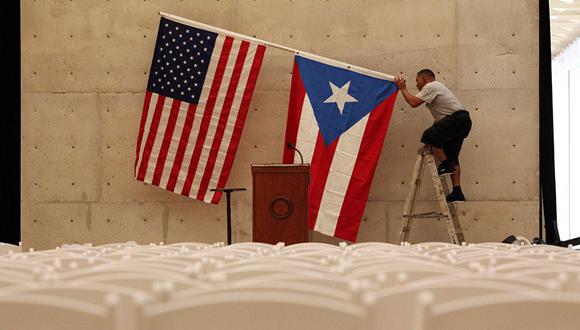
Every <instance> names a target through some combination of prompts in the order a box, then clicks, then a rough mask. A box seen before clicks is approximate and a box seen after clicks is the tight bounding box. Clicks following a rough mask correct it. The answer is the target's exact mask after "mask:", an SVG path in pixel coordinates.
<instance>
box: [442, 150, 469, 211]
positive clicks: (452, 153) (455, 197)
mask: <svg viewBox="0 0 580 330" xmlns="http://www.w3.org/2000/svg"><path fill="white" fill-rule="evenodd" d="M462 143H463V140H458V141H455V142H453V143H450V144H449V145H447V146H446V149H445V152H446V153H447V154H448V155H449V157H450V158H452V159H454V160H455V161H454V164H456V165H455V173H453V174H451V182H452V183H453V190H452V191H451V193H450V194H449V195H447V202H461V201H465V196H464V195H463V191H461V167H460V166H459V152H460V151H461V145H462Z"/></svg>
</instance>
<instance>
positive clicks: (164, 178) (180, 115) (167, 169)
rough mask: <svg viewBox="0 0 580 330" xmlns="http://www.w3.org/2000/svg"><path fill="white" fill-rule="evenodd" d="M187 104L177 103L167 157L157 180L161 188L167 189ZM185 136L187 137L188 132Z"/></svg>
mask: <svg viewBox="0 0 580 330" xmlns="http://www.w3.org/2000/svg"><path fill="white" fill-rule="evenodd" d="M189 106H190V104H189V103H187V102H185V101H182V102H181V104H180V105H179V109H178V110H177V119H176V120H175V128H174V130H173V135H172V137H171V141H170V143H169V148H168V149H167V157H166V159H165V164H164V169H163V172H162V173H161V179H160V181H159V187H161V188H163V189H167V182H169V178H170V176H171V171H172V169H173V163H175V158H176V156H177V149H179V144H180V143H181V140H180V136H181V135H182V133H183V129H184V128H185V121H186V119H187V113H188V109H189ZM187 137H189V133H188V135H187ZM186 142H187V141H186Z"/></svg>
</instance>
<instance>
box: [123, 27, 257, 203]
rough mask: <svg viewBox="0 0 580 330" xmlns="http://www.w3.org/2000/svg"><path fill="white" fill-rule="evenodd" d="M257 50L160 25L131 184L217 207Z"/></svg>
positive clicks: (216, 36)
mask: <svg viewBox="0 0 580 330" xmlns="http://www.w3.org/2000/svg"><path fill="white" fill-rule="evenodd" d="M264 52H265V46H263V45H259V44H257V43H252V42H248V41H243V40H240V39H236V38H232V37H230V36H225V35H222V34H218V33H214V32H210V31H206V30H202V29H199V28H195V27H192V26H189V25H185V24H182V23H180V22H176V21H173V20H170V19H167V18H164V17H163V18H161V22H160V24H159V32H158V35H157V42H156V46H155V53H154V56H153V63H152V65H151V70H150V72H149V82H148V84H147V92H146V94H145V103H144V106H143V113H142V116H141V123H140V128H139V137H138V140H137V152H136V159H135V173H134V174H135V177H136V179H137V180H139V181H143V182H146V183H150V184H152V185H155V186H159V187H161V188H163V189H166V190H169V191H172V192H174V193H177V194H181V195H184V196H188V197H191V198H195V199H198V200H202V201H205V202H208V203H210V202H211V203H214V204H217V203H218V202H219V199H220V197H221V192H212V191H210V189H211V188H215V187H219V188H222V187H224V186H225V184H226V182H227V179H228V175H229V173H230V170H231V167H232V163H233V160H234V156H235V154H236V150H237V148H238V143H239V141H240V136H241V134H242V129H243V127H244V122H245V120H246V115H247V113H248V107H249V104H250V100H251V98H252V93H253V90H254V86H255V84H256V79H257V77H258V73H259V71H260V66H261V64H262V59H263V56H264Z"/></svg>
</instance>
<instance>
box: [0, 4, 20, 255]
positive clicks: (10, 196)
mask: <svg viewBox="0 0 580 330" xmlns="http://www.w3.org/2000/svg"><path fill="white" fill-rule="evenodd" d="M2 8H3V17H2V20H0V21H1V22H2V23H1V24H2V26H1V29H0V36H1V38H2V39H1V40H0V42H1V45H2V50H1V51H0V56H1V57H2V64H3V68H2V80H4V81H3V84H2V85H3V86H4V87H2V88H1V89H0V91H1V93H2V119H1V120H0V125H1V127H0V132H1V134H2V135H1V139H2V140H1V142H0V161H1V162H2V166H1V167H2V178H1V179H0V205H2V206H1V209H0V242H6V243H12V244H18V242H19V241H20V2H19V1H11V2H6V3H5V4H4V3H3V4H2Z"/></svg>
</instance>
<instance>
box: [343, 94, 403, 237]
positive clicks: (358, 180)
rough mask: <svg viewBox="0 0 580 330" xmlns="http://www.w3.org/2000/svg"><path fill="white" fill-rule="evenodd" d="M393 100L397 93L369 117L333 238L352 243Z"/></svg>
mask: <svg viewBox="0 0 580 330" xmlns="http://www.w3.org/2000/svg"><path fill="white" fill-rule="evenodd" d="M396 98H397V92H395V93H393V94H392V95H391V96H390V97H389V98H387V99H386V100H384V101H383V102H382V103H381V104H379V105H378V106H377V107H376V108H375V109H374V110H373V111H372V112H371V113H370V114H369V120H368V123H367V125H366V128H365V131H364V134H363V138H362V141H361V146H360V148H359V152H358V157H357V161H356V163H355V166H354V169H353V171H352V176H351V179H350V182H349V185H348V188H347V191H346V195H345V198H344V201H343V203H342V208H341V210H340V215H339V217H338V222H337V224H336V229H335V233H334V236H335V237H339V238H342V239H346V240H349V241H356V237H357V234H358V229H359V226H360V222H361V219H362V217H363V215H364V209H365V205H366V202H367V199H368V195H369V191H370V187H371V181H372V178H373V176H374V173H375V170H376V167H377V163H378V161H376V160H377V159H379V156H380V153H381V150H382V148H383V144H384V141H385V136H386V135H387V129H388V127H389V122H390V120H391V114H392V112H393V105H394V103H395V100H396Z"/></svg>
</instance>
